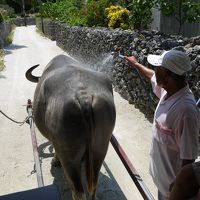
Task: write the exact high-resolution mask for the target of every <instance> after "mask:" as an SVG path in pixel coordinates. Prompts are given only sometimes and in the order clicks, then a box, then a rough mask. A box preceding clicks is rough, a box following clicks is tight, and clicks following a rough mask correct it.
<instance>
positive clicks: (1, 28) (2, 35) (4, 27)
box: [0, 21, 12, 49]
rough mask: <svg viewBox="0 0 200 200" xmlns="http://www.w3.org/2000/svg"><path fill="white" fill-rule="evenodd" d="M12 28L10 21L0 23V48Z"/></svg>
mask: <svg viewBox="0 0 200 200" xmlns="http://www.w3.org/2000/svg"><path fill="white" fill-rule="evenodd" d="M11 30H12V25H11V22H9V21H5V22H3V23H1V24H0V49H1V48H3V47H4V46H5V45H6V44H7V37H8V35H9V33H10V32H11Z"/></svg>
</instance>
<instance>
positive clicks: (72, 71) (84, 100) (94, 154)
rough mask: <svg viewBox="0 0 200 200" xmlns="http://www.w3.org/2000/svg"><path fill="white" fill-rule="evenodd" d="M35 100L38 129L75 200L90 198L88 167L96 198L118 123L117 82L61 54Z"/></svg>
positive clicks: (42, 80)
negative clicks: (115, 126) (85, 187)
mask: <svg viewBox="0 0 200 200" xmlns="http://www.w3.org/2000/svg"><path fill="white" fill-rule="evenodd" d="M36 67H37V65H36V66H33V67H31V68H30V69H29V70H28V71H27V72H26V78H27V79H28V80H30V81H32V82H38V84H37V87H36V90H35V94H34V101H33V116H34V120H35V124H36V126H37V127H38V129H39V131H40V132H41V133H42V134H43V135H44V136H45V137H46V138H47V139H49V140H50V141H51V142H52V143H53V145H54V148H55V152H56V157H57V158H58V159H59V161H60V163H61V165H62V167H63V169H64V173H65V176H66V178H67V180H68V183H69V185H70V188H71V191H72V198H73V199H74V200H86V197H87V196H88V195H86V193H85V192H84V187H83V185H82V180H81V168H83V169H84V172H85V176H86V182H87V190H88V192H89V194H90V197H91V199H92V200H95V199H96V187H97V182H98V175H99V172H100V168H101V166H102V163H103V160H104V158H105V155H106V153H107V149H108V145H109V140H110V138H111V134H112V131H113V129H114V125H115V118H116V112H115V105H114V100H113V92H112V85H111V83H110V81H109V79H108V78H107V77H106V76H105V75H104V74H103V73H100V72H96V71H92V70H90V69H87V68H85V67H84V66H83V65H82V64H81V63H79V62H77V61H74V60H73V59H72V58H70V57H68V56H65V55H59V56H56V57H55V58H53V59H52V60H51V61H50V62H49V64H48V65H47V66H46V68H45V69H44V72H43V74H42V76H41V77H35V76H33V75H32V71H33V70H34V68H36Z"/></svg>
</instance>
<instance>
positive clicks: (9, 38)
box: [6, 24, 16, 44]
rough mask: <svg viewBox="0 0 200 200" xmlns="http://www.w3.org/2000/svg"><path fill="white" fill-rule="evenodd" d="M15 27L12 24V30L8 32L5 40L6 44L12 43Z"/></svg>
mask: <svg viewBox="0 0 200 200" xmlns="http://www.w3.org/2000/svg"><path fill="white" fill-rule="evenodd" d="M15 28H16V26H15V25H14V24H12V31H11V32H10V33H9V34H8V37H7V41H6V43H7V44H11V43H12V41H13V35H14V31H15Z"/></svg>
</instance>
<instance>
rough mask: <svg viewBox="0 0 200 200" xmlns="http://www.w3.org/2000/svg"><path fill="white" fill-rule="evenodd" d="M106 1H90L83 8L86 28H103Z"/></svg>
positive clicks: (107, 3)
mask: <svg viewBox="0 0 200 200" xmlns="http://www.w3.org/2000/svg"><path fill="white" fill-rule="evenodd" d="M109 5H110V3H109V1H108V0H91V1H88V2H87V4H86V6H85V8H84V9H85V14H84V16H85V23H86V25H87V26H90V27H91V26H105V25H106V20H105V19H106V17H105V8H106V7H107V6H109Z"/></svg>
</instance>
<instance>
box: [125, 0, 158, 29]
mask: <svg viewBox="0 0 200 200" xmlns="http://www.w3.org/2000/svg"><path fill="white" fill-rule="evenodd" d="M153 4H154V1H152V0H134V1H132V2H130V3H129V2H128V4H127V8H128V10H130V12H131V17H130V23H131V25H132V27H133V28H135V29H139V28H146V27H147V25H148V24H149V23H150V22H151V21H152V7H153Z"/></svg>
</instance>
